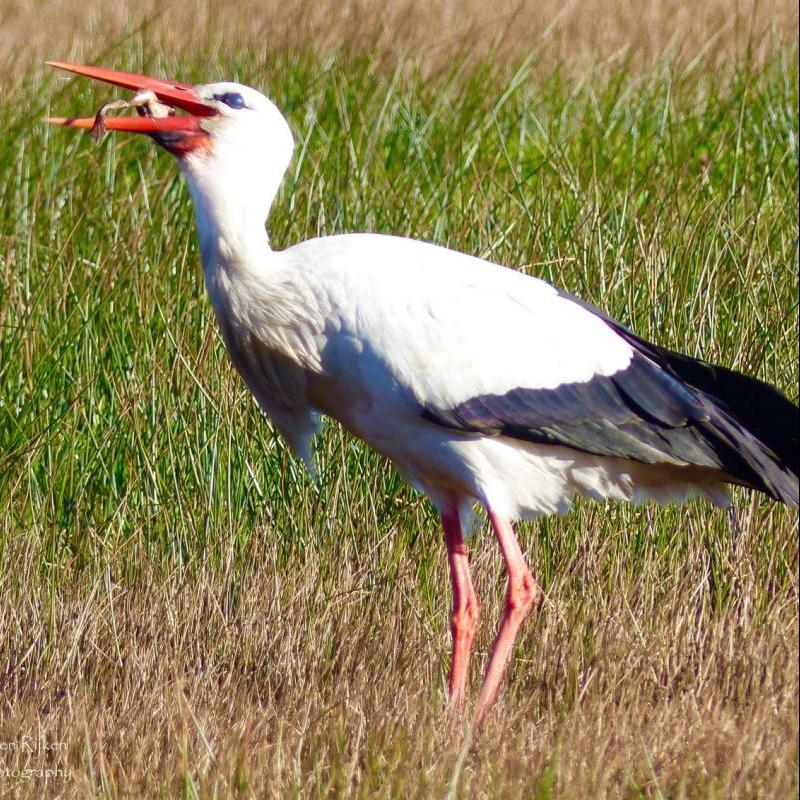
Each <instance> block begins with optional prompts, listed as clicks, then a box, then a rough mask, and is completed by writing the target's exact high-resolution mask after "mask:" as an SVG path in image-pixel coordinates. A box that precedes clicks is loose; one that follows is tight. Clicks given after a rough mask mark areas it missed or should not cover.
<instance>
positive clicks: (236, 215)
mask: <svg viewBox="0 0 800 800" xmlns="http://www.w3.org/2000/svg"><path fill="white" fill-rule="evenodd" d="M183 171H184V174H185V176H186V179H187V183H188V185H189V193H190V194H191V196H192V201H193V203H194V214H195V221H196V224H197V236H198V239H199V243H200V253H201V256H202V259H203V267H204V269H205V271H206V273H208V272H209V271H213V270H215V269H218V268H223V267H224V268H227V269H228V270H231V269H232V270H238V269H248V270H249V269H252V268H253V267H254V266H256V265H260V264H263V263H264V262H265V260H267V258H268V256H269V254H270V253H271V250H270V245H269V236H268V234H267V229H266V219H267V215H268V214H269V209H270V206H271V205H272V201H273V199H274V197H275V194H276V193H277V190H278V186H279V183H280V181H279V180H276V181H274V183H272V185H267V186H265V185H264V183H263V182H262V183H260V184H257V183H256V184H254V183H253V181H250V182H249V183H248V182H245V181H233V180H227V179H226V176H224V175H223V176H221V175H220V174H219V173H218V172H216V171H214V170H206V171H199V170H195V169H193V168H192V165H191V164H189V163H187V164H185V165H184V170H183Z"/></svg>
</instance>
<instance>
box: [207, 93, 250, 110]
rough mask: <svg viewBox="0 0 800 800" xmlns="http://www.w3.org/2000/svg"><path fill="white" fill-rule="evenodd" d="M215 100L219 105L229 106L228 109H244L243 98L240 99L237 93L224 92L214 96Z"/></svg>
mask: <svg viewBox="0 0 800 800" xmlns="http://www.w3.org/2000/svg"><path fill="white" fill-rule="evenodd" d="M214 99H215V100H219V101H220V103H225V105H226V106H230V108H244V106H245V103H244V97H242V96H241V95H240V94H239V92H225V94H215V95H214Z"/></svg>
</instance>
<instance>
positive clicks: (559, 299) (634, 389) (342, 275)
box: [58, 65, 798, 718]
mask: <svg viewBox="0 0 800 800" xmlns="http://www.w3.org/2000/svg"><path fill="white" fill-rule="evenodd" d="M58 66H62V67H65V68H68V69H72V70H73V71H75V72H79V73H81V74H87V75H90V76H92V77H98V78H101V79H103V80H107V81H110V82H113V83H116V84H118V85H123V86H127V87H129V88H135V89H149V90H151V91H154V92H155V94H156V96H157V97H158V98H159V100H160V101H161V102H165V103H169V104H171V105H173V106H178V107H180V108H184V109H186V110H189V111H190V112H191V115H192V116H190V117H169V118H167V119H168V120H172V121H171V122H159V120H158V119H156V118H152V119H150V118H148V117H147V115H145V119H142V118H134V119H129V118H116V119H114V120H109V123H108V127H109V128H110V129H114V128H116V129H118V130H140V131H143V132H147V133H149V134H150V135H152V136H153V138H155V140H156V141H157V142H158V143H159V144H161V145H162V146H164V147H166V148H167V149H168V150H170V151H171V152H173V153H174V154H175V155H177V156H178V159H179V162H180V165H181V168H182V170H183V172H184V174H185V176H186V178H187V181H188V185H189V189H190V192H191V195H192V198H193V201H194V208H195V215H196V221H197V228H198V236H199V241H200V247H201V253H202V260H203V267H204V273H205V282H206V286H207V289H208V293H209V296H210V298H211V303H212V306H213V308H214V312H215V314H216V317H217V320H218V322H219V326H220V330H221V332H222V336H223V338H224V340H225V344H226V346H227V349H228V352H229V353H230V356H231V359H232V361H233V363H234V365H235V366H236V368H237V370H238V371H239V373H240V374H241V375H242V377H243V379H244V381H245V382H246V384H247V386H248V387H249V388H250V390H251V391H252V393H253V394H254V395H255V397H256V399H257V400H258V402H259V404H260V405H261V407H262V408H263V409H264V411H265V412H266V413H267V414H268V415H269V417H270V418H271V419H272V420H273V422H274V423H275V425H276V426H277V428H278V429H279V430H280V432H281V433H282V434H283V436H284V437H285V438H286V440H287V441H288V442H289V443H290V445H291V446H292V447H293V448H294V449H295V451H296V452H297V453H298V454H299V455H300V456H301V457H302V458H303V460H304V461H305V463H306V464H307V465H308V467H309V469H311V468H312V464H311V439H312V437H313V434H314V433H315V431H316V427H317V418H318V416H319V415H327V416H329V417H332V418H334V419H337V420H338V421H339V422H341V424H342V425H344V426H345V427H346V428H347V429H348V430H350V431H351V432H352V433H354V434H355V435H356V436H358V437H360V438H361V439H363V440H364V441H366V442H367V443H369V444H370V445H371V446H372V447H373V448H375V449H376V450H378V451H379V452H381V453H383V454H385V455H386V456H387V457H388V458H389V459H391V460H392V462H393V463H394V464H395V465H396V466H397V468H398V469H399V471H400V472H401V473H402V474H403V475H404V476H405V477H406V478H407V479H408V480H409V481H411V483H413V484H414V485H415V486H416V487H417V488H419V489H420V490H421V491H423V492H425V493H426V494H427V495H428V496H429V497H430V498H431V500H432V501H433V502H434V503H435V504H436V506H437V507H438V509H439V511H440V513H441V516H442V521H443V528H444V538H445V543H446V546H447V549H448V562H449V566H450V573H451V582H452V588H453V595H454V603H453V617H452V633H453V653H452V659H451V672H450V694H451V698H452V700H453V702H454V703H455V704H456V705H458V704H460V703H461V702H462V701H463V699H464V697H465V693H466V688H467V674H468V663H469V654H470V650H471V645H472V641H473V639H474V635H475V630H476V627H477V623H478V617H479V603H478V599H477V597H476V595H475V592H474V589H473V586H472V580H471V577H470V573H469V563H468V555H467V550H466V545H465V541H464V531H465V529H466V527H467V526H468V525H469V523H470V517H471V513H472V509H473V507H474V506H475V504H476V503H477V504H480V505H482V506H484V507H485V509H486V510H487V513H488V516H489V520H490V522H491V524H492V528H493V530H494V532H495V535H496V536H497V539H498V543H499V545H500V549H501V552H502V555H503V558H504V560H505V564H506V570H507V573H508V591H507V598H506V607H505V612H504V615H503V619H502V620H501V623H500V629H499V631H498V634H497V638H496V640H495V645H494V647H493V650H492V655H491V657H490V661H489V665H488V667H487V672H486V677H485V680H484V684H483V688H482V690H481V694H480V696H479V698H478V703H477V708H476V716H477V717H478V718H480V717H481V716H482V715H483V713H485V711H486V709H487V708H488V707H489V705H490V704H491V703H492V702H493V700H494V698H495V696H496V693H497V690H498V687H499V684H500V681H501V679H502V676H503V673H504V671H505V667H506V664H507V662H508V659H509V657H510V654H511V651H512V649H513V644H514V640H515V638H516V635H517V632H518V630H519V627H520V625H521V623H522V621H523V620H524V618H525V616H526V615H527V614H528V612H529V611H530V609H531V608H533V607H534V606H535V604H536V603H537V602H538V600H539V598H540V596H541V591H540V589H539V587H538V585H537V584H536V581H535V579H534V577H533V575H532V573H531V571H530V569H529V567H528V565H527V563H526V562H525V559H524V557H523V554H522V552H521V550H520V547H519V544H518V542H517V539H516V536H515V535H514V531H513V528H512V524H511V523H512V521H513V520H514V519H518V518H521V517H532V516H536V515H539V514H550V513H563V512H565V511H567V510H568V508H569V504H570V499H571V498H572V497H573V495H575V494H583V495H586V496H589V497H592V498H595V499H598V500H604V499H607V498H612V499H617V500H630V501H636V502H640V501H643V500H646V499H649V498H652V499H655V500H657V501H659V502H662V503H664V502H672V501H682V500H684V499H685V498H686V497H688V496H689V495H692V494H694V495H698V496H702V497H706V498H708V499H710V500H711V501H712V502H714V503H716V504H717V505H725V504H726V503H727V502H728V499H729V496H728V492H727V484H729V483H738V484H743V485H746V486H750V487H752V488H755V489H758V490H760V491H764V492H766V493H768V494H770V495H772V496H773V497H776V498H777V499H780V500H782V501H784V502H787V503H790V504H794V505H796V504H797V495H798V488H797V487H798V484H797V471H798V468H797V440H798V433H797V421H798V418H797V409H796V407H794V406H793V405H792V404H791V403H790V402H789V401H788V400H786V399H785V398H784V397H783V396H782V395H780V394H779V393H778V392H777V390H775V389H774V388H772V387H770V386H768V385H767V384H764V383H761V382H760V381H757V380H754V379H752V378H748V377H745V376H742V375H738V374H737V373H734V372H732V371H730V370H727V369H725V368H721V367H712V366H711V365H707V364H705V363H703V362H698V361H694V360H693V359H689V358H688V357H686V356H681V355H680V354H677V353H672V352H670V351H668V350H665V349H663V348H660V347H658V346H656V345H652V344H650V343H648V342H645V341H644V340H642V339H640V338H639V337H637V336H635V334H633V333H631V332H630V331H628V330H626V329H625V328H623V327H622V326H620V325H619V324H618V323H615V322H614V321H613V320H610V319H608V318H607V317H605V316H604V315H603V314H602V313H601V312H599V311H597V310H596V309H592V308H591V307H588V306H586V305H585V304H584V303H582V302H580V301H578V300H576V299H575V298H571V297H570V296H568V295H566V294H565V293H563V292H561V291H559V290H557V289H555V288H553V287H552V286H550V285H548V284H547V283H544V282H543V281H540V280H537V279H535V278H531V277H528V276H525V275H523V274H521V273H518V272H515V271H514V270H512V269H508V268H505V267H502V266H498V265H495V264H491V263H489V262H486V261H484V260H481V259H478V258H474V257H472V256H469V255H466V254H463V253H458V252H455V251H453V250H449V249H445V248H441V247H437V246H435V245H432V244H428V243H424V242H420V241H416V240H411V239H405V238H400V237H393V236H383V235H373V234H347V235H340V236H331V237H324V238H319V239H312V240H309V241H306V242H303V243H301V244H298V245H295V246H294V247H290V248H288V249H286V250H283V251H273V250H272V249H271V248H270V246H269V240H268V237H267V233H266V230H265V227H264V222H265V219H266V217H267V214H268V211H269V207H270V205H271V203H272V200H273V199H274V196H275V193H276V192H277V189H278V186H279V184H280V181H281V178H282V176H283V173H284V171H285V169H286V167H287V166H288V163H289V160H290V159H291V155H292V149H293V140H292V136H291V133H290V131H289V128H288V125H287V124H286V122H285V120H284V119H283V117H282V115H281V114H280V112H278V110H277V109H276V108H275V106H274V105H273V104H272V103H271V102H270V101H269V100H267V98H265V97H264V96H263V95H261V94H260V93H258V92H256V91H255V90H253V89H250V88H248V87H243V86H239V85H237V84H211V85H208V86H199V87H186V86H181V85H179V84H167V83H165V82H160V81H154V80H153V79H150V78H145V77H142V76H130V75H125V74H123V73H114V72H111V71H108V70H100V69H98V68H85V67H73V66H72V65H58ZM165 87H166V88H165ZM203 108H205V109H206V111H203V110H202V109H203ZM126 120H129V122H127V121H126ZM175 120H178V121H177V122H176V121H175ZM61 121H62V122H64V123H66V124H71V125H74V126H78V127H88V125H89V122H91V120H67V121H64V120H61ZM111 123H113V124H111ZM133 123H136V125H133ZM126 125H127V127H126ZM148 126H150V127H148ZM159 126H160V127H159Z"/></svg>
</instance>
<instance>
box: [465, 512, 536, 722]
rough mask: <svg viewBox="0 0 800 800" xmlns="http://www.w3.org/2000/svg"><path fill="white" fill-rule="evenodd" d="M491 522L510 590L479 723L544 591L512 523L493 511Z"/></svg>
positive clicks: (488, 670) (485, 683)
mask: <svg viewBox="0 0 800 800" xmlns="http://www.w3.org/2000/svg"><path fill="white" fill-rule="evenodd" d="M489 520H490V521H491V523H492V528H493V529H494V533H495V536H497V541H498V542H499V544H500V550H501V552H502V553H503V559H504V560H505V562H506V572H507V573H508V589H507V591H506V607H505V611H504V613H503V619H502V622H501V623H500V630H499V631H498V632H497V638H496V639H495V640H494V645H493V646H492V655H491V657H490V658H489V665H488V667H487V668H486V677H485V678H484V679H483V686H482V687H481V692H480V694H479V695H478V703H477V705H476V707H475V721H476V722H479V721H480V720H481V719H482V717H483V716H484V714H486V711H487V710H488V708H489V707H490V706H491V705H492V703H494V701H495V698H496V697H497V690H498V689H499V687H500V681H502V679H503V676H504V675H505V672H506V667H507V666H508V661H509V659H510V658H511V652H512V650H513V649H514V642H515V641H516V638H517V634H518V633H519V629H520V626H521V625H522V622H523V620H524V619H525V617H527V616H528V614H529V613H530V611H531V609H532V608H533V607H534V606H535V605H538V604H539V602H540V600H541V597H542V590H541V589H540V588H539V584H538V583H536V579H535V578H534V577H533V574H532V573H531V571H530V569H529V568H528V565H527V563H526V562H525V557H524V556H523V555H522V550H520V547H519V542H518V541H517V537H516V534H515V533H514V529H513V528H512V527H511V523H510V522H509V521H508V520H507V519H503V518H502V517H499V516H497V515H496V514H495V513H494V512H493V511H492V510H491V509H489Z"/></svg>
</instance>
